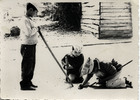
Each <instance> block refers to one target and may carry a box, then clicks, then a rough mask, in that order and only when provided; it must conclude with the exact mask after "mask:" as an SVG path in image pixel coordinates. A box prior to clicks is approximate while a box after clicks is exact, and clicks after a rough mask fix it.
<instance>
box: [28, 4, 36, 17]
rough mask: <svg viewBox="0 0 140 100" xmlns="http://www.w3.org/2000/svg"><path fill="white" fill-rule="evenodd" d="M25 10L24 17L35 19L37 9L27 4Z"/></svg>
mask: <svg viewBox="0 0 140 100" xmlns="http://www.w3.org/2000/svg"><path fill="white" fill-rule="evenodd" d="M26 10H27V13H26V15H27V16H28V17H35V16H37V12H38V10H37V8H36V7H35V6H34V5H33V4H31V3H27V6H26Z"/></svg>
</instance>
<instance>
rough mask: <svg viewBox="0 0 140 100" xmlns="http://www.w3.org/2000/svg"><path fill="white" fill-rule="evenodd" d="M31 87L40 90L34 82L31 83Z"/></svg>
mask: <svg viewBox="0 0 140 100" xmlns="http://www.w3.org/2000/svg"><path fill="white" fill-rule="evenodd" d="M30 86H31V87H34V88H38V86H37V85H34V84H33V83H32V82H30Z"/></svg>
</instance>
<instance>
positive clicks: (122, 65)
mask: <svg viewBox="0 0 140 100" xmlns="http://www.w3.org/2000/svg"><path fill="white" fill-rule="evenodd" d="M132 61H133V60H130V61H129V62H127V63H126V64H124V65H122V66H120V68H123V67H124V66H126V65H127V64H129V63H131V62H132Z"/></svg>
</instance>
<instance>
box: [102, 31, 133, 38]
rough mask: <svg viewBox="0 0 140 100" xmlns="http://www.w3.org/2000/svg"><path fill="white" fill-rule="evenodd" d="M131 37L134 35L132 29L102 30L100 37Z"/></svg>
mask: <svg viewBox="0 0 140 100" xmlns="http://www.w3.org/2000/svg"><path fill="white" fill-rule="evenodd" d="M130 37H132V31H131V30H125V31H124V30H119V31H100V38H130Z"/></svg>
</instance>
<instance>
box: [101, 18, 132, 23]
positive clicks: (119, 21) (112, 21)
mask: <svg viewBox="0 0 140 100" xmlns="http://www.w3.org/2000/svg"><path fill="white" fill-rule="evenodd" d="M100 22H101V23H109V22H110V23H126V22H132V21H131V20H129V19H126V20H121V19H118V20H115V19H113V20H100Z"/></svg>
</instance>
